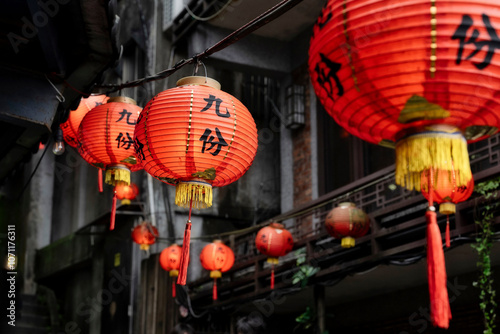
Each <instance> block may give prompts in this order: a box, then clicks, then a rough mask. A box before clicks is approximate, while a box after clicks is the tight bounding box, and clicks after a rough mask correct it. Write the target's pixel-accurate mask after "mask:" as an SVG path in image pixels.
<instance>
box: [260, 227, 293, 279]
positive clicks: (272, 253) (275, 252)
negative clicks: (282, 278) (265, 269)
mask: <svg viewBox="0 0 500 334" xmlns="http://www.w3.org/2000/svg"><path fill="white" fill-rule="evenodd" d="M255 247H256V248H257V250H258V251H259V252H261V253H262V254H264V255H267V256H269V257H268V258H267V262H268V263H271V265H272V269H271V289H274V265H276V264H278V263H279V260H278V257H280V256H285V255H286V254H288V253H289V252H290V251H291V250H292V249H293V237H292V234H291V233H290V232H289V231H288V230H286V229H285V227H284V226H283V225H282V224H278V223H271V224H269V226H265V227H263V228H261V229H260V230H259V232H257V236H256V237H255Z"/></svg>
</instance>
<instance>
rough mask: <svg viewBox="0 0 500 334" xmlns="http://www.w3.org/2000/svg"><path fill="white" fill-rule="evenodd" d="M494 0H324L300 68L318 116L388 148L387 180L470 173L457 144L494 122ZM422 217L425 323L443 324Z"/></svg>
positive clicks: (439, 259) (438, 258)
mask: <svg viewBox="0 0 500 334" xmlns="http://www.w3.org/2000/svg"><path fill="white" fill-rule="evenodd" d="M499 29H500V15H498V3H496V2H494V1H489V0H488V1H486V0H478V1H474V2H470V3H464V2H463V1H458V0H455V1H453V0H451V1H434V0H432V1H427V0H415V1H399V2H396V1H384V0H375V1H372V0H370V1H369V0H350V1H341V0H329V1H328V2H327V3H326V5H325V7H324V8H323V10H322V13H321V15H320V17H319V18H318V20H317V22H316V25H315V27H314V30H313V36H312V38H311V43H310V48H309V73H310V75H311V79H312V83H313V86H314V89H315V91H316V94H317V95H318V97H319V99H320V101H321V103H322V104H323V106H324V107H325V109H326V110H327V112H328V113H329V114H330V115H331V116H332V117H333V118H334V119H335V120H336V122H337V123H339V124H340V125H341V126H342V127H344V128H345V129H346V130H347V131H349V132H350V133H351V134H354V135H356V136H358V137H360V138H361V139H364V140H366V141H368V142H371V143H375V144H380V145H385V146H391V147H395V149H396V182H397V183H398V184H400V185H402V186H404V187H407V188H409V189H413V188H416V189H417V190H419V188H420V184H421V182H420V178H421V174H422V172H423V171H424V170H426V169H431V168H432V169H434V170H445V171H452V170H455V171H457V172H458V173H457V186H459V187H460V186H465V185H467V183H468V182H469V180H470V179H471V178H472V174H471V171H470V166H469V157H468V153H467V141H469V142H472V141H476V140H480V139H483V138H486V137H487V136H489V135H492V134H494V133H496V132H497V131H498V128H499V127H500V117H499V116H498V110H500V100H499V99H498V98H497V96H498V94H499V92H500V71H498V65H499V64H500V56H499V55H498V54H496V52H495V47H494V45H495V43H498V34H499ZM426 217H427V219H428V224H427V229H428V233H427V235H428V238H429V240H428V244H429V245H430V244H433V245H435V247H433V246H431V247H428V248H427V250H428V254H427V255H428V271H429V278H430V279H431V280H432V282H429V289H430V295H431V303H430V304H431V320H432V323H433V325H435V326H438V327H442V328H448V326H449V319H451V312H450V307H449V301H448V293H447V291H446V269H445V265H444V253H443V250H442V247H439V245H438V243H439V242H441V235H440V233H439V228H438V226H437V222H436V214H435V212H434V211H432V210H430V211H429V212H428V213H427V214H426Z"/></svg>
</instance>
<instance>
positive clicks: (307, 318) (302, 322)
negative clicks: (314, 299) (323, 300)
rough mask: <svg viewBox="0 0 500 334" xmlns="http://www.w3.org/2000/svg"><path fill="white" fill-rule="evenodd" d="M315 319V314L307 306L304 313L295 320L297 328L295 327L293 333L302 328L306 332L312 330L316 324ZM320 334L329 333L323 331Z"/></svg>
mask: <svg viewBox="0 0 500 334" xmlns="http://www.w3.org/2000/svg"><path fill="white" fill-rule="evenodd" d="M316 318H317V315H316V313H315V312H314V311H313V310H312V309H311V308H310V307H309V306H307V307H306V311H305V312H304V313H302V314H301V315H299V316H298V317H297V318H295V322H296V323H297V326H296V327H295V329H294V331H296V330H297V329H299V328H303V329H304V330H306V331H307V330H309V329H313V328H314V326H315V324H316ZM321 334H329V331H324V332H323V333H321Z"/></svg>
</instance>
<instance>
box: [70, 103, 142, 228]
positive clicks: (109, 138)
mask: <svg viewBox="0 0 500 334" xmlns="http://www.w3.org/2000/svg"><path fill="white" fill-rule="evenodd" d="M140 112H141V108H140V107H138V106H137V104H136V103H135V101H134V100H132V99H130V98H127V97H112V98H110V99H109V100H108V102H107V103H106V104H102V105H99V106H97V107H95V108H93V109H92V110H90V111H89V112H88V113H87V114H86V115H85V117H84V118H83V120H82V122H81V124H80V128H79V130H78V141H79V143H80V146H79V147H78V152H79V153H80V155H81V156H82V158H83V159H85V161H87V162H88V163H89V164H91V165H92V166H94V167H97V168H98V169H99V170H106V180H105V181H106V183H107V184H111V185H113V186H116V185H117V184H119V183H124V184H126V185H129V184H130V172H131V171H133V172H134V171H137V170H140V169H142V166H141V164H138V163H137V160H136V158H135V152H134V142H133V133H134V129H135V124H136V121H137V117H139V113H140ZM99 182H102V178H99ZM115 213H116V193H115V196H114V197H113V204H112V209H111V222H110V228H109V229H110V230H112V229H114V225H115Z"/></svg>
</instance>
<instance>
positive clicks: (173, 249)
mask: <svg viewBox="0 0 500 334" xmlns="http://www.w3.org/2000/svg"><path fill="white" fill-rule="evenodd" d="M181 253H182V248H181V247H180V246H179V245H176V244H173V245H171V246H169V247H167V248H165V249H164V250H162V251H161V253H160V265H161V267H162V268H163V269H164V270H165V271H168V274H169V276H170V277H177V276H179V268H180V265H181ZM175 295H176V289H175V280H172V297H174V298H175Z"/></svg>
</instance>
